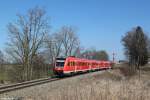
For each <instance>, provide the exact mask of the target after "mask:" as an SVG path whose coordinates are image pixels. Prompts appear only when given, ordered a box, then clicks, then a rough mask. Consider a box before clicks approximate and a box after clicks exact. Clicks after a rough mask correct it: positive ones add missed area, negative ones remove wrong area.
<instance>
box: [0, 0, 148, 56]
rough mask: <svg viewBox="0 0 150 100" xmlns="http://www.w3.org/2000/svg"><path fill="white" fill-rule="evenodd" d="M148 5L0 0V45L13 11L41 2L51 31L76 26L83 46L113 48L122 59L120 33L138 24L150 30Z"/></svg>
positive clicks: (128, 0)
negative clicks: (48, 19)
mask: <svg viewBox="0 0 150 100" xmlns="http://www.w3.org/2000/svg"><path fill="white" fill-rule="evenodd" d="M149 5H150V0H3V1H2V0H1V3H0V13H1V14H0V15H1V16H0V17H1V18H0V49H1V50H4V49H5V47H6V45H5V43H6V41H7V39H8V38H7V28H6V26H7V24H8V23H9V22H12V21H15V19H16V14H17V13H21V14H25V13H26V11H27V10H28V9H29V8H33V7H35V6H41V7H44V8H45V9H46V11H47V15H48V16H49V17H50V19H51V20H50V23H51V26H52V28H51V32H54V31H56V30H58V29H59V28H60V27H61V26H63V25H72V26H75V27H77V34H78V35H79V38H80V40H81V45H82V46H83V47H85V48H90V47H93V48H96V49H97V50H102V49H103V50H106V51H107V52H108V53H109V55H112V53H113V52H115V53H116V57H117V59H124V55H123V46H122V44H121V37H122V36H123V35H124V34H125V33H126V32H127V31H129V30H131V29H132V28H133V27H136V26H138V25H139V26H141V27H142V28H143V30H144V31H145V32H146V33H147V34H148V35H149V33H150V13H149V11H150V6H149ZM111 58H112V56H110V59H111Z"/></svg>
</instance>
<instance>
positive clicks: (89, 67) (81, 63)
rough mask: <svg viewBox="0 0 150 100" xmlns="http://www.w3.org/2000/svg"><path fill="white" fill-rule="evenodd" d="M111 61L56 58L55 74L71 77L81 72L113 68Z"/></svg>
mask: <svg viewBox="0 0 150 100" xmlns="http://www.w3.org/2000/svg"><path fill="white" fill-rule="evenodd" d="M111 65H112V63H111V62H110V61H98V60H88V59H81V58H76V57H67V58H56V61H55V68H54V73H55V74H56V75H71V74H75V73H80V72H88V71H95V70H100V69H109V68H111Z"/></svg>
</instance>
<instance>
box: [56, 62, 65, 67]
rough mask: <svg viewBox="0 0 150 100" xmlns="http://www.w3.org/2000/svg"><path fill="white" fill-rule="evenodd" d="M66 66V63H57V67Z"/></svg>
mask: <svg viewBox="0 0 150 100" xmlns="http://www.w3.org/2000/svg"><path fill="white" fill-rule="evenodd" d="M63 66H64V62H56V67H63Z"/></svg>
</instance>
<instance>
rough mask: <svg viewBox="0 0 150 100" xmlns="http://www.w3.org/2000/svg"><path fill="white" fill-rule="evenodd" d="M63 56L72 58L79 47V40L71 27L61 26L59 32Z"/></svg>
mask: <svg viewBox="0 0 150 100" xmlns="http://www.w3.org/2000/svg"><path fill="white" fill-rule="evenodd" d="M60 34H61V36H60V37H61V38H62V43H63V47H64V52H65V56H66V57H67V56H73V54H74V52H75V51H76V49H77V48H78V47H79V43H80V42H79V38H78V37H77V35H76V32H75V30H74V28H73V27H71V26H63V27H62V28H61V31H60Z"/></svg>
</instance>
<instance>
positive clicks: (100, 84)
mask: <svg viewBox="0 0 150 100" xmlns="http://www.w3.org/2000/svg"><path fill="white" fill-rule="evenodd" d="M149 79H150V71H149V70H141V72H140V75H139V73H138V72H137V73H136V74H134V75H132V76H125V75H124V74H122V70H120V69H119V68H116V69H113V70H106V71H101V72H100V71H99V72H93V73H89V74H86V75H80V76H75V77H71V78H68V79H63V80H60V81H56V82H51V83H47V84H43V85H39V86H34V87H30V88H25V89H22V90H17V91H12V92H9V93H6V94H1V95H0V98H8V97H9V98H12V97H13V98H21V100H28V99H30V100H149V98H150V80H149Z"/></svg>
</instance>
